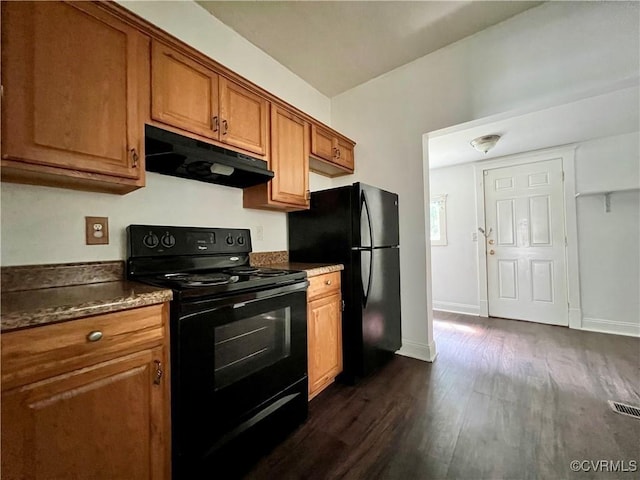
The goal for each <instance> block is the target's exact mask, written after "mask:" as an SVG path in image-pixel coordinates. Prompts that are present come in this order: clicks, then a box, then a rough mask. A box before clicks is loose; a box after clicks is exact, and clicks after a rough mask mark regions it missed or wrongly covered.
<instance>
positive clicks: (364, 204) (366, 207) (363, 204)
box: [360, 190, 376, 248]
mask: <svg viewBox="0 0 640 480" xmlns="http://www.w3.org/2000/svg"><path fill="white" fill-rule="evenodd" d="M362 207H364V211H365V213H366V214H367V227H369V240H371V245H370V246H371V247H372V248H373V247H374V246H375V244H376V242H375V241H374V239H373V225H371V212H370V211H369V202H368V201H367V192H365V191H364V190H362V201H361V207H360V208H361V209H362ZM360 242H362V240H360ZM360 245H362V243H360Z"/></svg>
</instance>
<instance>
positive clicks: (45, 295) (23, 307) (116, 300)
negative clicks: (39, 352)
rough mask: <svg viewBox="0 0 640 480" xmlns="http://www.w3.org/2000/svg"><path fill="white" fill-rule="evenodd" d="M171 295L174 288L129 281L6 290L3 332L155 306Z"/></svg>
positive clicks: (0, 318)
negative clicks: (15, 290)
mask: <svg viewBox="0 0 640 480" xmlns="http://www.w3.org/2000/svg"><path fill="white" fill-rule="evenodd" d="M172 296H173V293H172V291H171V290H168V289H164V288H157V287H151V286H148V285H143V284H141V283H137V282H129V281H113V282H102V283H91V284H86V285H74V286H65V287H53V288H41V289H36V290H24V291H18V292H6V293H3V294H2V298H1V301H2V303H1V308H2V310H1V314H0V331H2V332H8V331H11V330H16V329H21V328H27V327H33V326H36V325H45V324H48V323H55V322H61V321H63V320H72V319H76V318H82V317H88V316H91V315H98V314H101V313H109V312H117V311H119V310H127V309H130V308H136V307H143V306H146V305H154V304H157V303H163V302H168V301H170V300H171V298H172Z"/></svg>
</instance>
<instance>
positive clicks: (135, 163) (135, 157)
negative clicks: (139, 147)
mask: <svg viewBox="0 0 640 480" xmlns="http://www.w3.org/2000/svg"><path fill="white" fill-rule="evenodd" d="M131 166H132V167H133V168H138V152H137V151H136V149H135V148H132V149H131Z"/></svg>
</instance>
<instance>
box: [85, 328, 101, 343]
mask: <svg viewBox="0 0 640 480" xmlns="http://www.w3.org/2000/svg"><path fill="white" fill-rule="evenodd" d="M101 338H102V332H101V331H100V330H94V331H93V332H90V333H89V335H87V340H89V341H90V342H97V341H98V340H100V339H101Z"/></svg>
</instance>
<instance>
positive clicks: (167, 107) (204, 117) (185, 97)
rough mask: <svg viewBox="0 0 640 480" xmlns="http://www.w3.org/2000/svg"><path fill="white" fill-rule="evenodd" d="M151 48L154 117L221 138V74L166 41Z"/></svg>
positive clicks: (205, 134)
mask: <svg viewBox="0 0 640 480" xmlns="http://www.w3.org/2000/svg"><path fill="white" fill-rule="evenodd" d="M151 51H152V53H151V116H152V118H153V119H154V120H157V121H159V122H163V123H166V124H167V125H171V126H173V127H176V128H180V129H183V130H186V131H188V132H191V133H195V134H197V135H202V136H203V137H208V138H212V139H215V140H218V138H219V133H220V118H219V116H218V75H217V74H216V73H214V72H212V71H211V70H209V69H208V68H206V67H205V66H204V65H201V64H199V63H198V62H196V61H194V60H191V59H190V58H187V57H185V56H184V55H181V54H180V53H178V52H176V51H175V50H173V49H172V48H170V47H167V46H165V45H163V44H162V43H159V42H156V41H154V42H153V44H152V47H151Z"/></svg>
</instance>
